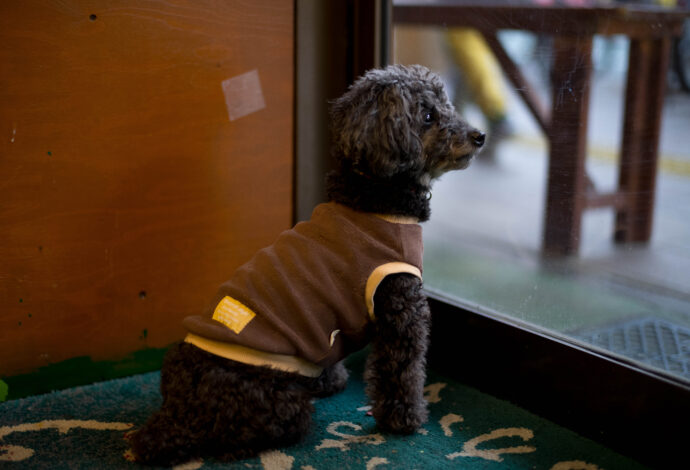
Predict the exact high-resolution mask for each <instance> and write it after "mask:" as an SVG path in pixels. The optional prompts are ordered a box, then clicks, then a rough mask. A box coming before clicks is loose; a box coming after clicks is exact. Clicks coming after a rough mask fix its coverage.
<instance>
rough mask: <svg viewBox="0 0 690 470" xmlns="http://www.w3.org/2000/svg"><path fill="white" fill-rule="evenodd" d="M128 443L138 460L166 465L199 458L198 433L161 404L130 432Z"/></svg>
mask: <svg viewBox="0 0 690 470" xmlns="http://www.w3.org/2000/svg"><path fill="white" fill-rule="evenodd" d="M130 444H131V446H132V451H133V453H134V457H135V459H136V460H137V461H138V462H142V463H146V464H149V465H164V466H167V465H175V464H179V463H185V462H188V461H190V460H192V459H194V458H196V457H198V456H199V444H200V436H199V435H198V434H196V435H195V433H194V432H193V431H192V430H191V429H190V428H189V427H188V426H187V425H186V424H185V423H184V422H180V420H178V419H177V418H175V417H173V416H172V415H171V414H170V413H169V410H166V409H165V407H164V408H162V409H161V410H160V411H157V412H156V413H154V414H153V415H151V416H150V417H149V419H148V421H146V423H145V424H144V426H142V427H141V428H140V429H138V430H137V431H135V432H134V433H133V434H132V436H131V442H130Z"/></svg>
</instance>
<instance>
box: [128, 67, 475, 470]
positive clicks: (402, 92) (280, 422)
mask: <svg viewBox="0 0 690 470" xmlns="http://www.w3.org/2000/svg"><path fill="white" fill-rule="evenodd" d="M331 116H332V129H333V153H334V156H335V158H336V169H335V170H334V171H333V172H331V173H330V174H329V175H328V181H327V187H328V193H329V199H330V202H328V203H325V204H321V205H319V206H318V207H317V208H316V209H315V210H314V213H313V215H312V218H311V220H310V221H309V222H303V223H300V224H297V225H296V226H295V227H294V228H293V229H292V230H288V231H286V232H284V233H283V234H281V235H280V237H279V238H278V239H277V241H276V242H275V244H273V245H272V246H270V247H268V248H266V249H264V250H261V251H260V252H259V253H257V254H256V255H255V256H254V258H252V260H251V261H250V262H249V263H247V264H246V265H244V266H242V267H240V268H239V269H238V270H237V271H236V273H235V274H234V275H233V277H232V278H231V280H230V281H228V282H227V283H225V284H223V285H222V286H221V288H220V290H219V292H218V295H217V297H216V298H215V299H214V301H213V303H212V306H211V307H210V308H209V310H208V311H207V312H206V314H205V315H200V316H194V317H188V318H186V319H185V320H184V326H185V327H186V329H187V330H188V332H189V333H188V335H187V337H186V338H185V340H184V341H183V342H181V343H179V344H177V345H176V346H174V347H173V348H171V349H170V350H169V351H168V353H167V355H166V357H165V360H164V362H163V368H162V370H161V392H162V395H163V405H162V407H161V409H160V410H159V411H157V412H156V413H154V414H153V415H152V416H151V417H150V418H149V419H148V421H147V422H146V423H145V424H144V425H143V427H142V428H141V429H139V430H138V431H137V432H136V433H134V434H133V435H132V436H131V444H132V451H133V453H134V455H135V457H136V458H137V459H138V460H140V461H142V462H146V463H150V464H160V465H171V464H176V463H181V462H185V461H188V460H190V459H193V458H196V457H199V456H202V455H208V456H215V457H216V458H219V459H222V460H236V459H243V458H247V457H252V456H254V455H257V454H258V453H259V452H261V451H263V450H266V449H270V448H275V447H280V446H286V445H289V444H293V443H296V442H298V441H299V440H300V439H301V438H302V437H303V436H304V435H305V434H306V433H307V432H308V429H309V425H310V422H311V414H312V412H313V406H312V404H311V400H312V399H313V398H314V397H323V396H328V395H331V394H333V393H336V392H339V391H341V390H342V389H343V388H344V387H345V384H346V381H347V371H346V370H345V368H344V366H343V364H342V362H341V361H342V359H343V358H344V357H345V356H347V355H348V354H349V353H351V352H353V351H356V350H358V349H361V348H362V347H364V346H365V345H366V344H368V343H371V352H370V354H369V356H368V359H367V363H366V369H365V376H364V378H365V380H366V382H367V393H368V395H369V398H370V401H371V405H372V413H373V416H374V418H375V419H376V422H377V425H378V427H379V428H380V429H382V430H384V431H390V432H395V433H411V432H413V431H414V430H416V429H417V428H418V427H419V426H420V425H421V424H422V423H424V422H425V420H426V418H427V409H426V402H425V400H424V398H423V386H424V380H425V355H426V350H427V341H428V337H429V324H430V313H429V307H428V305H427V301H426V298H425V296H424V294H423V293H422V281H421V263H422V259H421V258H422V244H421V228H420V226H419V225H418V222H420V221H424V220H427V219H428V218H429V215H430V210H429V197H430V187H431V182H432V180H434V179H435V178H437V177H439V176H440V175H441V174H443V173H444V172H446V171H449V170H458V169H463V168H466V167H467V166H468V165H469V163H470V161H471V160H472V158H473V156H474V155H475V154H476V153H477V152H478V150H479V148H480V147H481V146H482V145H483V143H484V134H483V133H481V132H479V131H478V130H476V129H474V128H472V127H470V126H469V125H468V124H467V123H465V122H464V121H463V120H461V119H460V117H459V116H458V115H457V114H456V113H455V111H454V109H453V106H452V105H451V103H450V102H449V101H448V98H447V96H446V93H445V91H444V88H443V84H442V82H441V80H440V78H439V77H438V76H437V75H435V74H433V73H432V72H430V71H429V70H428V69H426V68H424V67H421V66H410V67H404V66H399V65H396V66H390V67H388V68H386V69H383V70H372V71H369V72H368V73H366V74H365V75H364V76H363V77H361V78H359V79H358V80H357V81H356V82H355V83H354V85H352V86H351V87H350V89H349V90H348V91H347V93H345V94H344V95H343V96H342V97H341V98H339V99H338V100H336V101H335V103H334V104H333V106H332V111H331Z"/></svg>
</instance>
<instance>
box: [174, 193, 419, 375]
mask: <svg viewBox="0 0 690 470" xmlns="http://www.w3.org/2000/svg"><path fill="white" fill-rule="evenodd" d="M422 250H423V248H422V228H421V227H420V226H419V225H418V224H417V223H416V222H411V221H408V220H404V219H403V218H401V217H395V216H382V215H376V214H369V213H363V212H358V211H355V210H352V209H350V208H348V207H346V206H343V205H341V204H337V203H333V202H330V203H326V204H321V205H319V206H317V207H316V208H315V209H314V212H313V214H312V217H311V220H310V221H308V222H300V223H298V224H297V225H296V226H295V227H294V228H293V229H291V230H287V231H285V232H283V233H282V234H281V235H280V236H279V237H278V239H277V240H276V242H275V243H274V244H273V245H271V246H269V247H267V248H264V249H263V250H261V251H259V252H258V253H257V254H256V255H255V256H254V257H253V258H252V259H251V260H250V261H249V262H248V263H246V264H245V265H243V266H241V267H240V268H239V269H238V270H237V271H236V272H235V274H234V275H233V277H232V278H231V279H230V280H229V281H228V282H226V283H224V284H223V285H222V286H221V287H220V289H219V291H218V294H217V296H216V299H215V301H214V303H213V304H212V305H213V306H212V307H211V308H210V309H209V311H208V312H206V314H205V315H202V316H191V317H187V318H185V319H184V321H183V325H184V326H185V327H186V329H187V330H188V332H189V334H188V335H187V337H186V338H185V341H187V342H189V343H191V344H194V345H195V346H197V347H200V348H201V349H204V350H206V351H208V352H211V353H213V354H217V355H220V356H222V357H225V358H228V359H232V360H236V361H239V362H244V363H248V364H254V365H266V366H270V367H274V368H278V369H281V370H286V371H290V372H298V373H300V374H303V375H307V376H312V377H315V376H318V375H319V374H320V373H321V371H322V370H323V368H324V367H328V366H330V365H333V364H335V363H336V362H338V361H340V360H341V359H343V358H344V357H345V356H347V355H348V354H350V353H351V352H353V351H356V350H358V349H360V348H362V347H363V346H365V345H366V344H367V343H368V342H369V328H368V326H369V325H370V323H371V321H373V320H375V318H374V294H375V292H376V288H377V287H378V285H379V284H380V283H381V281H382V280H383V279H384V278H385V277H386V276H388V275H391V274H397V273H409V274H412V275H414V276H417V277H419V278H421V271H422Z"/></svg>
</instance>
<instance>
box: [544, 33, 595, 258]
mask: <svg viewBox="0 0 690 470" xmlns="http://www.w3.org/2000/svg"><path fill="white" fill-rule="evenodd" d="M591 58H592V37H591V36H584V37H581V36H556V37H554V53H553V67H552V86H553V90H552V96H553V101H552V105H551V106H552V116H551V127H550V133H549V136H548V139H549V147H550V150H549V152H550V155H549V170H548V182H547V192H546V216H545V220H544V240H543V245H542V251H543V254H544V255H546V256H567V255H573V254H577V251H578V248H579V244H580V228H581V219H582V212H583V210H584V208H585V196H586V174H585V158H586V151H587V121H588V112H589V88H590V77H591V70H592V60H591Z"/></svg>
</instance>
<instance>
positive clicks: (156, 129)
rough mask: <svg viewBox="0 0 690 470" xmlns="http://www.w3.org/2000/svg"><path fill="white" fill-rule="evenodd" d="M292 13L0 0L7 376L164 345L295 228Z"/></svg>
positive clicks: (138, 1) (0, 253)
mask: <svg viewBox="0 0 690 470" xmlns="http://www.w3.org/2000/svg"><path fill="white" fill-rule="evenodd" d="M293 10H294V3H293V1H292V0H266V1H251V2H242V1H233V0H225V1H222V2H218V1H211V0H208V1H207V0H195V1H184V0H171V1H166V2H160V1H147V0H123V1H118V2H110V1H106V0H101V1H95V0H94V1H89V0H84V1H76V0H73V1H62V2H55V1H37V0H22V1H19V0H8V1H3V2H0V64H1V65H0V378H1V377H8V376H13V375H16V374H24V373H27V372H31V371H33V370H36V369H38V368H39V367H42V366H46V365H50V364H56V363H60V362H61V361H65V360H66V359H69V358H75V357H83V356H87V357H90V358H92V359H93V360H94V361H98V360H117V359H118V358H122V357H125V356H126V355H128V354H129V353H131V352H133V351H137V350H141V349H144V348H157V347H164V346H166V345H168V344H170V343H171V342H173V341H175V340H176V339H179V338H181V337H182V335H183V330H182V329H181V328H180V326H179V320H180V319H181V318H182V317H184V316H186V315H189V314H195V313H197V312H199V311H200V309H201V308H202V307H204V306H205V305H206V302H207V301H208V300H209V299H210V296H211V295H212V294H213V292H214V291H215V289H216V287H217V285H218V284H219V283H221V282H222V281H224V280H225V279H226V278H227V277H228V276H229V275H230V274H231V272H232V271H233V269H234V268H235V267H236V266H238V265H239V264H240V263H241V262H243V261H245V260H246V259H247V258H248V257H249V256H250V255H251V254H252V253H253V252H254V251H255V250H256V249H258V248H260V247H262V246H264V245H267V244H269V243H270V242H271V241H272V240H273V239H274V238H275V237H276V236H277V234H278V233H279V232H280V231H281V230H283V229H285V228H288V227H289V226H290V224H291V221H292V193H293V188H292V180H293V174H292V173H293V155H292V146H293V95H294V91H293V90H294V86H293V81H294V80H293V63H294V51H293V42H294V33H293V22H294V11H293ZM250 71H256V72H257V75H258V78H259V83H260V91H261V96H262V97H263V106H261V104H259V106H256V107H255V108H252V109H250V111H253V112H251V113H250V114H247V115H245V116H243V117H239V118H237V119H235V120H232V121H231V120H230V117H229V113H228V104H227V103H226V96H225V94H224V90H223V87H222V85H221V84H222V83H223V82H224V81H225V80H227V79H230V78H233V77H237V76H239V75H241V74H244V73H246V72H250ZM230 83H231V88H233V87H234V90H229V92H230V94H231V95H232V92H233V91H237V87H238V86H239V85H238V84H237V83H235V82H230ZM247 87H248V88H247V89H245V90H241V91H240V93H239V94H236V96H235V97H234V99H240V100H241V99H243V97H245V98H246V97H247V96H249V97H252V96H254V98H256V96H255V95H257V91H258V90H259V89H257V87H256V86H255V85H252V84H251V83H250V84H249V85H248V86H247ZM226 91H228V90H226ZM238 96H239V98H238ZM254 98H252V99H254ZM230 104H231V105H232V103H230ZM257 107H258V108H259V109H258V110H257V109H256V108H257Z"/></svg>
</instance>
